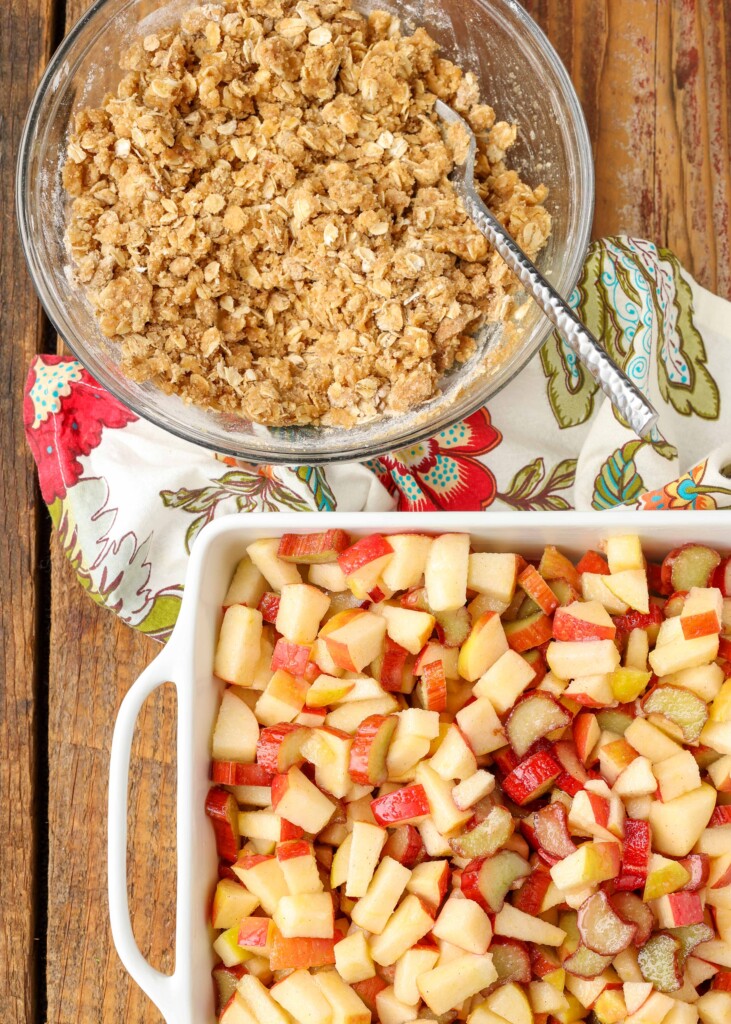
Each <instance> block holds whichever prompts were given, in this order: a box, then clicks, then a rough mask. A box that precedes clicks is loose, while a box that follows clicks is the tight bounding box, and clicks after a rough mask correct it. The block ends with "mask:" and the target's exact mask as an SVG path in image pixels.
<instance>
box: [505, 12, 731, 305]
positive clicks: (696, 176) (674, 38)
mask: <svg viewBox="0 0 731 1024" xmlns="http://www.w3.org/2000/svg"><path fill="white" fill-rule="evenodd" d="M522 2H523V6H524V7H526V9H527V10H528V11H529V12H530V13H531V14H532V15H533V16H534V17H535V18H536V20H537V21H538V22H539V23H540V24H541V26H542V27H543V28H544V29H545V31H546V33H547V34H548V36H549V38H550V39H551V41H552V42H553V44H554V45H555V46H556V49H557V50H558V52H559V54H560V56H561V58H562V59H563V61H564V63H565V64H566V66H567V67H568V69H569V71H570V73H571V77H572V79H573V81H574V85H575V86H576V90H577V93H578V95H579V98H580V100H581V103H582V106H583V108H584V113H585V115H586V119H587V124H588V126H589V132H590V135H591V138H592V144H593V146H594V157H595V166H596V211H595V217H594V228H593V234H594V237H600V236H601V235H607V234H616V233H627V234H633V235H637V236H641V237H644V238H649V239H650V240H652V241H655V242H657V243H658V244H660V245H665V246H668V247H669V248H671V249H673V250H674V252H675V253H676V255H677V256H678V257H679V259H680V260H681V262H682V263H683V264H684V265H685V266H686V267H687V268H688V270H689V271H690V272H691V273H692V274H693V275H694V276H695V277H696V278H697V279H698V281H699V282H700V283H701V284H703V285H704V286H705V287H706V288H710V289H711V290H712V291H716V292H718V293H719V294H720V295H724V296H725V297H726V298H731V79H730V75H731V70H730V69H731V0H656V2H655V3H650V2H641V0H522Z"/></svg>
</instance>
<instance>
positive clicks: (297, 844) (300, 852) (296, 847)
mask: <svg viewBox="0 0 731 1024" xmlns="http://www.w3.org/2000/svg"><path fill="white" fill-rule="evenodd" d="M313 852H314V851H313V848H312V843H308V842H307V840H306V839H289V840H283V841H282V842H280V843H278V844H277V852H276V857H277V860H280V861H281V860H294V859H295V858H296V857H309V856H312V855H313Z"/></svg>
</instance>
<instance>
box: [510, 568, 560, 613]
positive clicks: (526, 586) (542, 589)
mask: <svg viewBox="0 0 731 1024" xmlns="http://www.w3.org/2000/svg"><path fill="white" fill-rule="evenodd" d="M518 585H519V586H521V587H522V588H523V590H524V591H525V592H526V594H527V595H528V597H530V599H531V600H532V601H535V603H536V604H537V605H538V607H539V608H540V609H541V611H542V612H545V614H546V615H550V614H551V612H553V611H555V610H556V608H558V599H557V597H556V595H555V594H554V592H553V591H552V590H551V588H550V587H549V585H548V584H547V583H546V581H545V580H544V578H543V577H542V576H541V574H540V573H539V572H538V570H537V569H536V568H535V567H534V566H532V565H528V566H526V567H525V569H524V570H523V571H522V573H521V574H520V576H519V577H518Z"/></svg>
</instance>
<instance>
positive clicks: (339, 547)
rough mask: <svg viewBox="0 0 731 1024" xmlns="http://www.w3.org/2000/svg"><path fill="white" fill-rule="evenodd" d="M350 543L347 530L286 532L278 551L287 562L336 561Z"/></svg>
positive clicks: (312, 562) (311, 563) (307, 563)
mask: <svg viewBox="0 0 731 1024" xmlns="http://www.w3.org/2000/svg"><path fill="white" fill-rule="evenodd" d="M349 545H350V537H349V536H348V534H347V533H346V532H345V530H325V532H324V533H309V534H307V533H285V534H283V535H282V539H281V540H280V542H279V550H278V552H277V554H278V556H279V558H281V559H282V560H283V561H285V562H302V563H303V564H305V565H313V564H314V563H321V562H334V561H335V558H336V556H337V555H339V554H340V553H341V552H342V551H345V549H346V548H347V547H348V546H349Z"/></svg>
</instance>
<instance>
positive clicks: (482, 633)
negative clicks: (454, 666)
mask: <svg viewBox="0 0 731 1024" xmlns="http://www.w3.org/2000/svg"><path fill="white" fill-rule="evenodd" d="M507 650H508V641H507V640H506V638H505V631H504V629H503V626H502V622H501V620H500V616H499V615H498V614H497V612H485V613H484V615H481V616H480V617H479V619H477V621H476V622H475V623H474V625H473V626H472V630H471V632H470V635H469V636H468V638H467V639H466V640H465V642H464V644H463V645H462V647H461V649H460V652H459V663H458V667H459V674H460V675H461V676H462V678H463V679H467V680H469V681H470V682H474V681H475V680H476V679H479V678H480V676H482V675H484V674H485V672H487V670H488V669H489V668H490V667H491V666H492V665H494V664H495V662H496V661H497V660H498V658H500V656H501V655H503V654H504V653H505V652H506V651H507Z"/></svg>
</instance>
